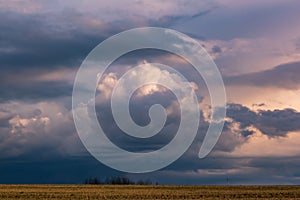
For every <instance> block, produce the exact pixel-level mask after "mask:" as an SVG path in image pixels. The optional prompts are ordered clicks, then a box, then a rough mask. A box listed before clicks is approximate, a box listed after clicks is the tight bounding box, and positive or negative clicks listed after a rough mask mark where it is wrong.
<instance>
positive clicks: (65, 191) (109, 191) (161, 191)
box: [0, 185, 300, 200]
mask: <svg viewBox="0 0 300 200" xmlns="http://www.w3.org/2000/svg"><path fill="white" fill-rule="evenodd" d="M0 199H1V200H3V199H300V186H138V185H134V186H114V185H0Z"/></svg>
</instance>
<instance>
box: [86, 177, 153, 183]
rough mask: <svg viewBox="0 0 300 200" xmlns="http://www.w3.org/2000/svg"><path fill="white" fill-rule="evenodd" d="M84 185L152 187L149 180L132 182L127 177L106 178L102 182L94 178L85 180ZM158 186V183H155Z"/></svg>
mask: <svg viewBox="0 0 300 200" xmlns="http://www.w3.org/2000/svg"><path fill="white" fill-rule="evenodd" d="M84 184H106V185H153V183H152V181H151V180H150V179H145V180H142V179H140V180H138V181H134V180H131V179H129V178H127V177H120V176H116V177H106V178H104V179H103V180H101V179H99V178H97V177H94V178H87V179H85V181H84ZM155 184H156V185H158V183H157V182H156V183H155Z"/></svg>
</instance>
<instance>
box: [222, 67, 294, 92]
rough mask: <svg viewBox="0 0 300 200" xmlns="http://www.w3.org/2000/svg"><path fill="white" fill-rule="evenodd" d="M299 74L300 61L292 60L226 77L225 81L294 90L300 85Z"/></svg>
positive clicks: (230, 83)
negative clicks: (291, 61)
mask: <svg viewBox="0 0 300 200" xmlns="http://www.w3.org/2000/svg"><path fill="white" fill-rule="evenodd" d="M299 74H300V62H293V63H286V64H282V65H279V66H276V67H274V68H272V69H269V70H265V71H261V72H256V73H250V74H244V75H238V76H234V77H227V78H225V82H226V83H227V84H229V85H250V86H257V87H275V88H283V89H291V90H294V89H298V88H299V86H300V79H299Z"/></svg>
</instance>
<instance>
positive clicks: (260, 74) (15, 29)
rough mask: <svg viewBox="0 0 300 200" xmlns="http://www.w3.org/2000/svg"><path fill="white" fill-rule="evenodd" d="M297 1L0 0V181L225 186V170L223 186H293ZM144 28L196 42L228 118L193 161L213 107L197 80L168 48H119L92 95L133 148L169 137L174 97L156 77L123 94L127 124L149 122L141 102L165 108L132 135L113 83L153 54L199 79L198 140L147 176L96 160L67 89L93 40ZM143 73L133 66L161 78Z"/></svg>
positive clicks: (299, 45) (299, 110) (299, 161)
mask: <svg viewBox="0 0 300 200" xmlns="http://www.w3.org/2000/svg"><path fill="white" fill-rule="evenodd" d="M299 6H300V2H299V1H297V0H266V1H259V0H254V1H238V0H211V1H208V0H203V1H196V0H195V1H182V0H175V1H163V2H161V1H158V0H153V1H142V0H132V1H129V0H125V1H117V0H112V1H95V0H91V1H77V0H72V1H71V0H63V1H58V0H54V1H37V0H29V1H4V0H0V72H1V73H0V183H83V182H84V180H85V179H86V178H89V177H95V176H96V177H99V178H104V177H110V176H126V177H129V178H132V179H136V180H138V179H148V178H150V179H151V180H152V181H153V182H158V183H161V184H227V178H229V183H230V184H246V185H248V184H298V185H299V184H300V148H299V146H300V103H299V99H300V78H299V76H300V21H299V18H300V12H299ZM148 26H151V27H162V28H169V29H173V30H176V31H180V32H182V33H184V34H186V35H188V36H189V37H191V38H193V39H195V40H196V41H197V42H199V44H201V45H202V47H203V48H205V49H206V51H207V52H208V53H209V54H210V56H211V57H212V59H213V60H214V62H215V63H216V65H217V66H218V68H219V70H220V72H221V74H222V76H223V80H224V84H225V89H226V96H227V117H226V119H225V125H224V129H223V131H222V134H221V137H220V138H219V141H218V143H217V144H216V146H215V147H214V149H213V151H212V152H211V153H210V154H209V155H208V156H207V157H205V158H203V159H199V158H198V157H197V155H198V151H199V149H200V146H201V143H202V140H203V137H204V136H205V133H206V131H207V128H208V126H209V118H210V103H211V102H210V98H209V94H208V91H207V88H206V86H205V84H204V82H203V79H202V78H201V76H200V75H197V74H196V73H195V71H194V69H193V68H192V66H191V65H190V64H189V63H188V62H186V61H185V60H184V59H182V58H180V57H178V56H176V55H174V54H172V53H169V52H165V51H161V50H154V49H144V50H138V51H133V52H130V53H128V54H126V55H122V56H121V57H120V58H118V59H117V60H116V61H114V62H113V63H112V64H111V66H110V68H109V69H108V70H107V71H106V72H105V74H104V75H103V77H102V78H101V80H100V81H99V83H98V86H97V92H96V95H95V102H96V106H95V107H96V112H97V117H98V120H99V123H100V124H101V126H102V127H103V130H104V131H105V132H106V135H107V137H108V138H109V139H110V140H111V141H112V142H113V143H115V144H116V145H118V146H120V147H121V148H123V149H125V150H128V151H132V152H143V151H154V150H157V149H159V148H162V147H163V146H164V145H166V144H168V143H169V142H170V141H171V140H172V138H173V137H174V135H175V134H176V131H177V129H178V126H179V122H180V108H179V107H178V104H177V103H178V102H177V101H176V96H174V94H173V93H172V92H171V91H169V90H168V89H167V88H164V87H162V86H155V85H147V86H144V87H141V88H140V89H138V90H137V91H136V92H135V93H134V94H133V96H132V98H131V101H130V112H131V116H132V119H133V120H134V121H135V122H136V123H137V124H139V125H147V124H148V123H149V120H150V119H149V116H148V110H149V107H150V106H151V105H153V104H157V103H159V104H161V105H163V106H164V107H165V108H166V111H167V114H168V117H167V120H166V124H165V126H164V127H163V129H162V130H161V132H159V133H158V134H157V135H155V136H153V137H151V138H147V139H139V138H134V137H130V136H128V135H126V134H124V133H123V132H122V130H121V129H120V128H119V127H118V125H117V124H116V123H115V121H114V118H113V115H112V111H111V106H110V100H111V95H112V91H113V88H114V87H115V86H116V84H117V82H118V79H120V77H121V76H122V75H123V74H124V73H126V72H127V71H128V70H130V69H133V67H134V66H136V65H139V64H142V63H144V64H147V63H153V62H156V63H162V64H165V65H168V66H171V67H173V68H174V69H176V70H178V71H180V73H181V74H183V75H184V76H185V77H187V79H188V80H189V81H190V83H193V84H194V85H197V86H198V87H195V88H194V89H195V92H196V94H197V97H198V99H199V109H200V110H201V113H200V114H201V116H200V124H199V129H198V133H197V136H196V139H195V141H194V142H193V144H192V145H191V146H190V148H189V149H188V150H187V151H186V152H185V153H184V154H183V156H182V157H180V158H179V159H178V160H177V161H175V162H174V163H172V164H171V165H169V166H167V167H165V168H163V169H160V170H158V171H155V172H151V173H141V174H133V173H125V172H120V171H117V170H114V169H111V168H109V167H107V166H105V165H104V164H102V163H100V162H99V161H98V160H97V159H95V158H94V157H93V156H92V155H91V154H90V153H89V152H88V151H87V150H86V149H85V147H84V146H83V144H82V142H81V141H80V139H79V136H78V134H77V131H76V128H75V125H74V121H73V115H72V89H73V83H74V79H75V76H76V73H77V70H78V69H79V67H80V65H81V64H82V62H83V60H84V59H85V57H86V56H87V55H88V54H89V52H90V51H92V50H93V48H95V47H96V46H97V45H98V44H99V43H100V42H102V41H104V40H105V39H107V38H109V37H110V36H113V35H115V34H117V33H120V32H122V31H125V30H128V29H131V28H138V27H148ZM152 69H153V70H152V71H151V73H148V72H142V73H144V74H147V75H149V76H150V75H151V76H163V75H165V74H164V71H163V70H160V69H157V68H155V67H152ZM142 78H143V77H137V78H131V79H130V82H131V83H132V84H137V83H139V81H140V79H142ZM176 102H177V103H176Z"/></svg>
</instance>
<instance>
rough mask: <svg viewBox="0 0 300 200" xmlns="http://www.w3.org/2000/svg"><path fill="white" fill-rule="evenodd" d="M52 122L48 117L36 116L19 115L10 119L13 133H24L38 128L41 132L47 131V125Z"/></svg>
mask: <svg viewBox="0 0 300 200" xmlns="http://www.w3.org/2000/svg"><path fill="white" fill-rule="evenodd" d="M49 123H50V119H49V118H48V117H39V116H34V117H31V118H21V117H20V116H19V115H17V116H15V117H14V118H12V119H11V120H9V124H10V126H11V133H13V134H24V133H33V132H36V131H37V130H38V131H39V132H40V134H43V133H44V132H45V127H46V126H47V125H48V124H49Z"/></svg>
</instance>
